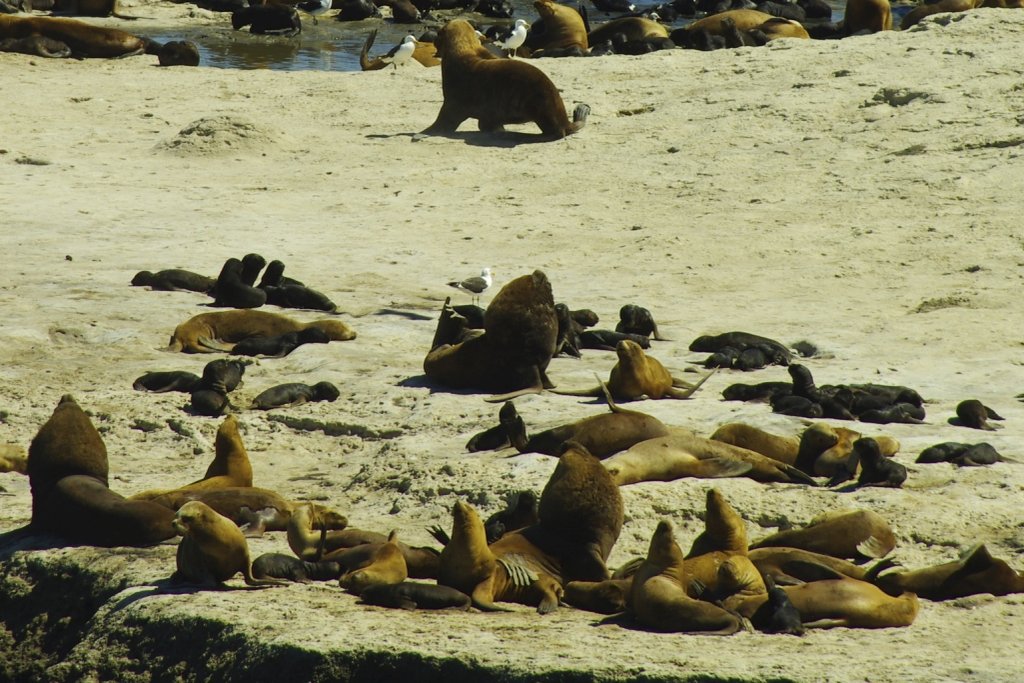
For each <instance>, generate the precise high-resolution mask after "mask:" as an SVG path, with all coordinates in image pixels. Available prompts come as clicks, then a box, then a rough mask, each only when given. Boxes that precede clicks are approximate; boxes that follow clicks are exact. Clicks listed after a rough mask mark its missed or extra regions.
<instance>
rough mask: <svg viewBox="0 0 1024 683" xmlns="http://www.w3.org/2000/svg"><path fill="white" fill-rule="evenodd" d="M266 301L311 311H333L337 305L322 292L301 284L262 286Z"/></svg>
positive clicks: (284, 306) (336, 308) (273, 304)
mask: <svg viewBox="0 0 1024 683" xmlns="http://www.w3.org/2000/svg"><path fill="white" fill-rule="evenodd" d="M263 291H264V292H266V293H267V303H268V304H271V305H272V306H280V307H281V308H302V309H307V310H311V311H326V312H328V313H334V312H335V311H337V310H338V305H337V304H335V303H334V302H333V301H331V300H330V298H328V296H327V295H326V294H324V293H323V292H318V291H317V290H315V289H312V288H311V287H305V286H302V285H277V286H274V287H271V286H267V287H264V288H263Z"/></svg>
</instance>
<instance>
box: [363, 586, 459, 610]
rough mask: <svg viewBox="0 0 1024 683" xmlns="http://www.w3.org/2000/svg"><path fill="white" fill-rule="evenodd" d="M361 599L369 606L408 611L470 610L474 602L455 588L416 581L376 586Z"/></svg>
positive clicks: (367, 590)
mask: <svg viewBox="0 0 1024 683" xmlns="http://www.w3.org/2000/svg"><path fill="white" fill-rule="evenodd" d="M359 599H360V600H362V601H363V602H365V603H366V604H367V605H377V606H378V607H393V608H396V609H408V610H414V609H458V610H468V609H469V607H470V605H471V604H472V602H473V601H472V600H471V599H470V597H469V596H468V595H466V594H465V593H463V592H462V591H459V590H455V589H454V588H449V587H448V586H438V585H435V584H430V583H417V582H415V581H403V582H402V583H395V584H386V583H378V584H374V585H372V586H369V587H368V588H365V589H363V591H362V592H361V593H360V594H359Z"/></svg>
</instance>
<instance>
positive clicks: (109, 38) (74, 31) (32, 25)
mask: <svg viewBox="0 0 1024 683" xmlns="http://www.w3.org/2000/svg"><path fill="white" fill-rule="evenodd" d="M30 36H42V37H44V38H49V39H50V40H54V41H58V42H60V43H64V44H65V45H67V46H68V47H69V48H70V49H71V54H72V56H76V57H130V56H133V55H141V54H142V53H144V52H149V51H155V50H156V49H157V47H156V43H153V42H152V41H149V40H147V39H145V38H140V37H138V36H133V35H132V34H130V33H125V32H124V31H119V30H118V29H115V28H106V27H104V26H93V25H91V24H87V23H85V22H84V21H78V20H77V19H63V18H54V17H22V16H11V15H6V14H2V15H0V40H2V39H5V38H28V37H30Z"/></svg>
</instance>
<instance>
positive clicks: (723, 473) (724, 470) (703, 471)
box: [690, 458, 754, 479]
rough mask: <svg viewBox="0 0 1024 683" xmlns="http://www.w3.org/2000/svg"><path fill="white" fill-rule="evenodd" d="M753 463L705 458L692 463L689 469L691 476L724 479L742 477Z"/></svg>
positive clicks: (751, 467)
mask: <svg viewBox="0 0 1024 683" xmlns="http://www.w3.org/2000/svg"><path fill="white" fill-rule="evenodd" d="M753 467H754V466H753V465H752V464H751V463H749V462H743V461H742V460H733V459H732V458H706V459H704V460H700V461H698V462H696V463H694V465H693V468H692V470H691V471H690V476H691V477H699V478H701V479H724V478H726V477H742V476H743V475H744V474H746V473H747V472H749V471H750V470H751V469H753Z"/></svg>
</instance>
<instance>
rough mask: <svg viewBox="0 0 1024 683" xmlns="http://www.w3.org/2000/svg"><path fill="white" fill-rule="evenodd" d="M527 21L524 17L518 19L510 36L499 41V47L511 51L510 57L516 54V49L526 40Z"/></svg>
mask: <svg viewBox="0 0 1024 683" xmlns="http://www.w3.org/2000/svg"><path fill="white" fill-rule="evenodd" d="M526 30H527V26H526V22H525V21H523V20H522V19H516V25H515V26H513V27H512V33H510V34H509V35H508V38H506V39H505V40H503V41H501V42H500V43H498V47H500V48H501V49H503V50H506V51H507V52H508V53H509V57H512V56H515V54H516V50H518V49H519V47H520V46H521V45H522V44H523V43H525V42H526Z"/></svg>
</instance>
